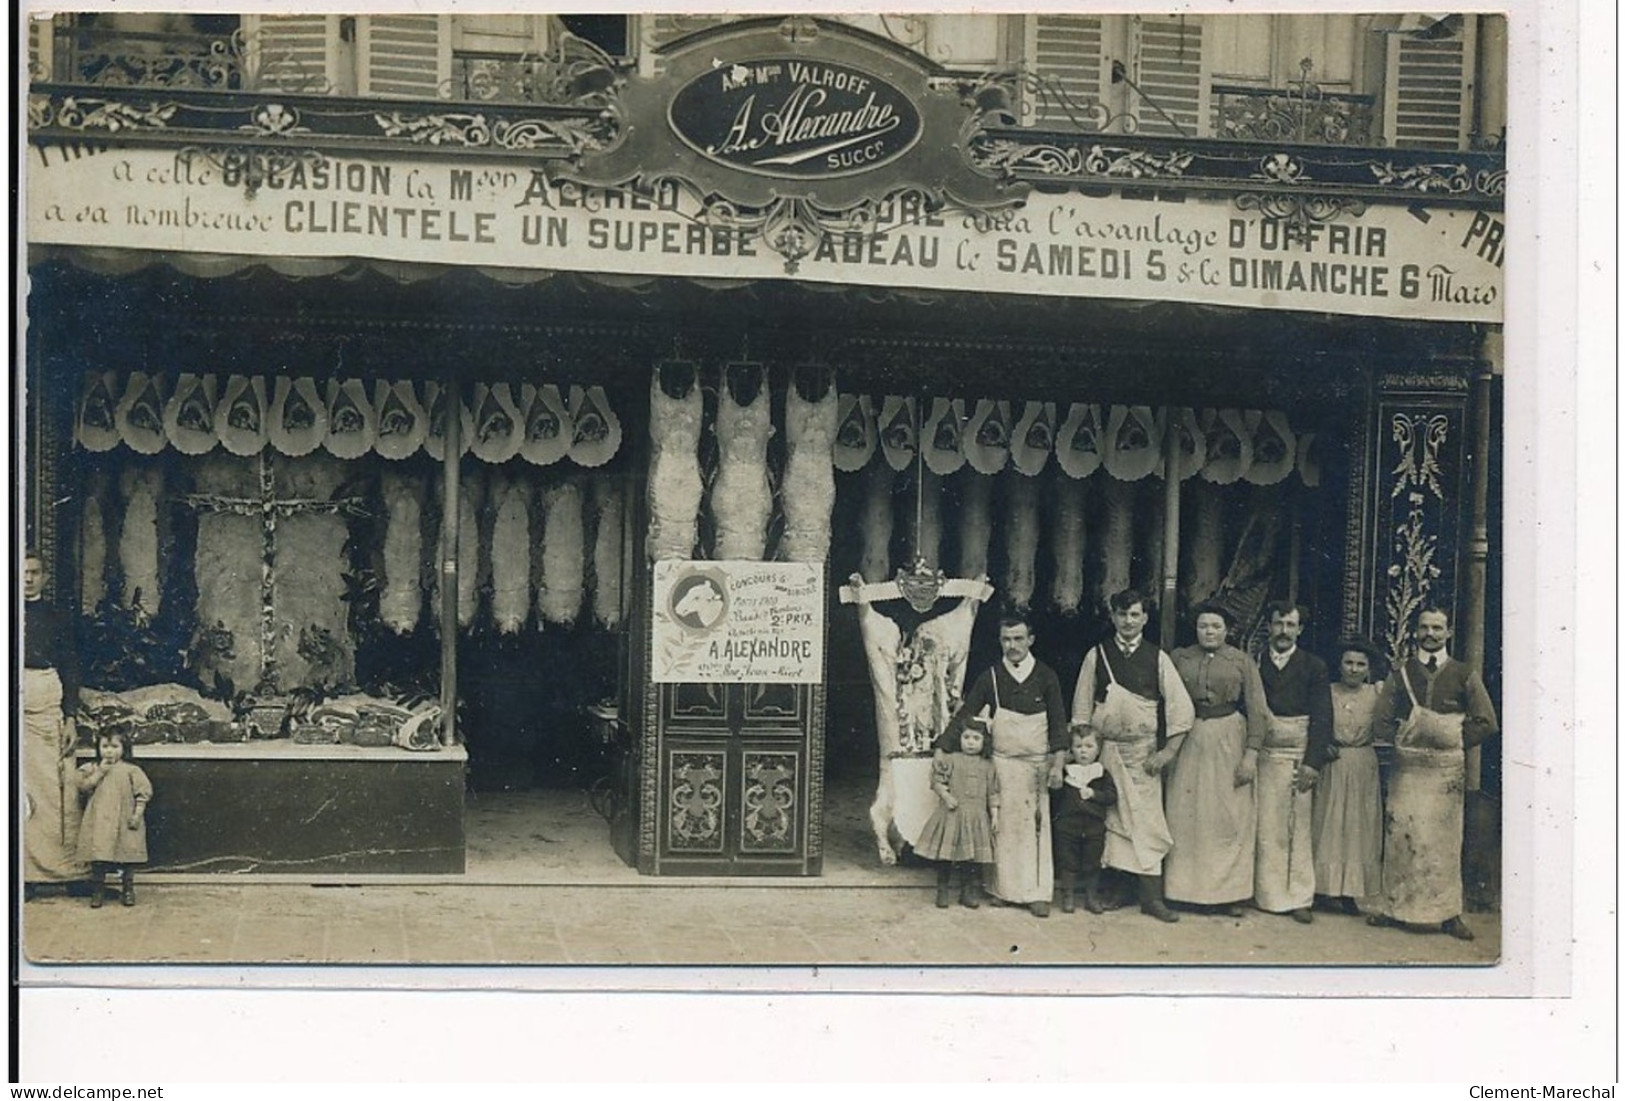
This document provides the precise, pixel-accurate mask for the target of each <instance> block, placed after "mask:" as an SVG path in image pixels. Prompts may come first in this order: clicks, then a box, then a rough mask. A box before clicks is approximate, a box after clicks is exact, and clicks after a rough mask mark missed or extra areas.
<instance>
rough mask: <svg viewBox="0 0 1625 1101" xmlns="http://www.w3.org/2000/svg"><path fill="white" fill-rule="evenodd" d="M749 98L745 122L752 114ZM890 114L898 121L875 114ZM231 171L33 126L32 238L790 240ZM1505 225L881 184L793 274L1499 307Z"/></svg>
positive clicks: (612, 213)
mask: <svg viewBox="0 0 1625 1101" xmlns="http://www.w3.org/2000/svg"><path fill="white" fill-rule="evenodd" d="M825 68H828V69H830V70H831V71H834V68H835V67H833V66H825ZM843 71H846V72H855V70H843ZM848 91H851V85H850V82H849V84H848ZM861 102H862V103H864V104H867V103H868V102H869V100H868V90H865V92H864V93H863V99H862V100H861ZM881 102H882V101H881V99H879V98H876V100H875V103H876V104H879V103H881ZM887 102H890V101H887ZM894 107H895V105H894ZM752 117H753V122H752V125H753V126H754V125H755V124H756V123H757V122H759V121H760V119H759V118H757V117H756V116H754V115H753V116H752ZM868 117H872V116H866V118H868ZM902 132H903V124H899V126H898V127H895V128H894V129H893V130H892V131H890V132H889V133H891V134H898V135H900V134H901V133H902ZM753 140H754V139H753ZM766 148H767V147H766V146H763V147H762V149H766ZM774 148H778V147H777V146H775V147H774ZM797 148H800V146H799V145H797ZM732 155H733V154H730V156H732ZM245 183H246V166H245V165H243V164H242V163H238V162H234V161H233V160H232V159H231V157H230V156H226V157H223V158H220V159H217V160H213V161H210V160H205V159H204V158H203V157H201V156H199V155H196V154H188V153H186V152H184V151H182V152H176V151H174V150H169V151H164V150H159V149H113V150H99V151H92V150H81V151H78V152H77V155H72V154H69V153H67V152H65V151H64V150H63V149H62V148H60V147H44V146H37V145H36V146H31V147H30V149H29V159H28V168H27V175H26V180H25V184H26V191H27V209H28V236H29V240H30V241H31V242H34V243H41V244H63V245H86V246H96V247H109V248H136V249H149V250H163V251H171V252H201V253H220V254H228V255H229V254H239V255H250V256H267V257H349V256H358V257H370V258H376V259H383V260H398V261H407V262H414V261H415V262H423V263H435V264H471V265H479V266H485V267H499V268H502V267H505V268H546V269H557V270H566V271H599V272H610V273H616V274H631V275H672V276H693V277H707V278H717V277H722V278H735V279H741V278H743V279H750V278H760V279H771V278H784V277H785V275H786V268H785V260H784V257H782V256H780V255H779V254H777V253H776V252H774V251H773V249H771V248H770V247H768V245H767V243H766V241H764V240H763V238H762V236H761V233H760V231H759V230H758V229H757V228H754V227H752V226H748V225H725V224H718V223H714V222H708V221H707V220H706V219H705V216H704V211H703V209H702V207H701V205H700V203H699V201H698V200H697V199H695V198H694V197H693V196H691V195H690V194H689V193H688V192H686V191H684V190H683V189H681V188H679V187H678V186H677V185H675V184H670V183H668V184H665V185H662V186H660V187H658V188H656V189H654V190H653V191H651V192H648V193H632V192H628V191H620V190H605V189H596V188H583V187H580V186H577V185H574V184H570V183H567V182H561V181H559V180H556V179H551V178H549V177H548V176H547V175H546V174H545V173H543V172H542V171H540V170H538V169H534V168H532V167H531V166H529V165H520V164H512V165H509V164H503V163H496V162H486V163H485V164H484V165H483V166H481V167H477V168H467V167H459V166H456V165H453V164H447V163H445V162H437V161H421V162H414V161H378V160H363V159H358V158H337V157H335V158H316V159H314V160H313V161H310V162H308V163H307V162H296V163H291V164H290V165H289V166H287V167H285V168H283V169H281V170H280V171H277V172H274V173H272V174H270V175H269V176H266V177H265V178H263V179H261V180H259V181H258V187H257V188H255V189H254V190H253V191H252V192H250V190H249V189H248V188H247V187H246V186H245ZM1504 237H1505V227H1504V224H1503V221H1502V217H1501V215H1500V214H1497V213H1492V212H1487V211H1472V210H1458V209H1443V208H1434V209H1425V208H1422V207H1420V206H1414V205H1413V206H1409V207H1402V206H1387V205H1378V204H1373V205H1372V206H1370V207H1369V208H1368V209H1367V210H1366V211H1365V213H1364V214H1362V215H1359V216H1358V217H1355V216H1346V217H1344V218H1342V219H1340V220H1337V221H1331V222H1324V223H1322V222H1312V221H1311V222H1307V223H1298V222H1293V221H1290V220H1282V219H1276V218H1270V217H1267V216H1265V215H1263V214H1261V213H1259V212H1257V211H1250V210H1241V209H1239V208H1238V207H1237V206H1235V205H1234V204H1232V203H1230V202H1228V201H1226V200H1224V199H1211V200H1207V199H1188V200H1185V201H1164V200H1158V199H1149V198H1123V197H1118V196H1111V195H1107V196H1089V195H1081V194H1075V193H1066V194H1058V195H1050V194H1034V195H1032V196H1030V197H1029V198H1028V199H1027V200H1026V202H1025V204H1024V205H1022V206H1020V207H1015V208H1011V209H1009V210H1007V211H1004V212H1002V213H998V214H988V213H986V212H969V211H955V210H935V211H931V210H926V209H925V208H924V206H923V204H922V203H921V202H919V200H918V199H917V198H910V197H907V196H903V197H899V198H896V199H894V200H892V201H889V202H886V203H883V204H881V207H880V209H879V211H878V215H877V217H876V218H875V219H874V221H873V222H872V223H869V224H868V225H866V226H865V227H864V228H863V229H854V230H852V231H850V232H845V233H834V234H829V235H825V236H823V237H822V238H820V239H818V240H817V241H816V242H814V245H813V250H812V251H811V252H810V253H808V254H807V255H806V256H804V257H802V258H801V260H800V262H799V264H798V265H797V267H796V269H795V271H794V276H795V278H797V279H802V280H806V281H809V282H817V283H848V284H869V285H876V286H902V287H925V288H934V289H939V290H964V291H985V292H991V293H1005V294H1042V295H1057V296H1066V297H1081V298H1090V297H1107V298H1136V299H1148V300H1170V301H1183V302H1206V303H1213V304H1217V305H1227V306H1242V307H1251V308H1257V309H1280V310H1312V311H1316V312H1325V313H1342V314H1362V315H1368V316H1383V317H1403V318H1415V319H1427V320H1439V321H1474V322H1499V321H1500V320H1501V318H1502V301H1501V298H1502V271H1501V262H1502V252H1503V248H1504Z"/></svg>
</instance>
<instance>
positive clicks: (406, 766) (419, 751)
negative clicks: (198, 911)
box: [25, 17, 1505, 882]
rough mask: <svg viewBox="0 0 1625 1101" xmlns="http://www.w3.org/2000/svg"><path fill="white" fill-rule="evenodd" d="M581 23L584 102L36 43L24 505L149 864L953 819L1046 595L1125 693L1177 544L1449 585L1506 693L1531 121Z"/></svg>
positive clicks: (1070, 674) (632, 865)
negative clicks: (656, 40) (1049, 103)
mask: <svg viewBox="0 0 1625 1101" xmlns="http://www.w3.org/2000/svg"><path fill="white" fill-rule="evenodd" d="M572 42H573V40H571V42H566V43H564V44H563V45H562V46H560V47H559V53H558V55H557V57H556V58H555V59H554V60H555V61H556V63H557V66H558V72H560V73H568V74H569V76H570V80H571V82H572V83H570V88H571V92H570V94H569V95H563V94H561V95H559V96H558V97H557V99H556V101H555V102H550V103H548V104H546V105H544V106H535V105H524V104H507V103H499V102H498V103H481V104H479V105H478V107H477V109H469V110H464V107H466V106H467V105H457V104H451V105H448V104H446V103H439V102H427V101H423V102H420V101H414V100H392V101H390V102H388V103H387V104H381V101H379V100H368V101H358V100H345V99H342V98H336V97H332V96H317V95H300V94H268V93H266V94H261V93H249V92H246V91H242V90H232V91H229V92H228V91H192V92H187V91H181V90H173V89H170V90H166V91H165V94H164V95H163V96H155V95H153V94H152V92H151V91H150V90H142V89H140V88H122V89H117V90H114V89H109V88H98V89H96V90H95V92H96V94H95V95H90V94H87V91H86V89H84V88H80V87H76V86H73V85H68V84H51V83H43V84H36V85H35V87H34V89H33V91H32V93H31V95H30V102H29V147H28V151H27V152H28V165H27V169H26V172H27V217H28V243H29V254H28V255H29V273H28V274H29V288H28V306H27V333H26V339H27V382H26V385H27V388H28V389H27V405H26V409H27V418H28V432H27V445H28V458H27V463H28V465H27V472H28V482H27V487H26V501H25V508H26V518H27V524H28V528H29V540H30V542H31V544H33V545H34V546H36V547H37V548H38V549H39V550H40V552H41V553H42V554H43V555H44V556H45V560H46V562H47V563H48V565H49V566H50V571H51V575H52V578H53V585H54V592H53V593H52V594H51V599H53V600H54V601H55V602H56V603H58V604H59V605H61V606H62V607H65V608H68V609H70V610H72V611H74V612H76V613H77V614H78V615H79V617H80V618H79V623H80V631H79V638H80V650H81V653H82V666H83V670H82V673H83V680H84V684H85V686H86V691H85V692H84V693H83V700H82V720H81V730H82V731H86V730H90V731H93V730H95V729H97V728H99V727H101V726H104V725H117V726H121V727H123V728H125V729H128V730H129V731H131V733H132V736H133V738H134V740H135V741H136V742H137V743H138V751H139V753H140V757H141V760H142V765H143V767H144V768H145V769H146V770H147V771H148V772H149V773H150V774H151V775H152V777H153V781H154V784H155V786H156V787H157V788H158V790H160V791H162V792H163V794H164V797H163V799H161V800H156V801H154V803H153V805H152V808H151V813H150V845H151V850H152V864H151V867H152V870H153V871H154V872H158V873H163V872H168V873H171V874H181V873H185V874H204V873H221V872H235V873H246V872H255V873H285V874H297V875H302V876H307V877H311V878H313V879H322V878H324V877H325V878H332V877H337V878H340V879H344V880H348V879H350V878H351V877H353V876H355V875H357V874H361V875H368V874H379V875H457V876H470V877H474V876H478V877H484V878H489V879H492V880H497V881H518V882H568V881H598V880H600V879H613V878H614V877H615V876H632V875H634V874H635V873H643V874H653V875H719V874H723V875H756V876H762V875H768V876H819V875H823V876H825V877H826V878H829V879H832V880H841V881H847V880H852V881H856V880H855V879H854V878H853V877H862V876H883V875H902V874H906V873H904V872H901V871H896V870H895V869H888V868H886V866H887V865H890V864H892V863H893V862H894V861H895V860H896V859H897V854H898V852H899V851H900V850H903V849H904V847H905V846H906V844H907V843H908V842H909V841H911V840H912V836H913V833H914V832H916V831H917V830H918V829H919V828H920V826H921V825H922V824H923V818H924V814H925V813H928V812H929V807H930V802H929V801H930V799H931V798H932V796H931V795H930V791H929V786H928V785H929V779H928V771H929V754H930V746H931V743H932V740H933V739H934V738H935V736H936V734H937V733H939V732H940V731H941V729H942V727H943V725H944V724H945V722H946V719H947V716H948V715H949V714H950V713H951V712H952V710H953V709H954V708H955V706H956V704H957V701H958V697H959V694H960V692H961V691H962V690H963V688H964V687H965V684H966V680H967V675H968V674H973V673H974V672H975V671H977V670H979V669H980V668H982V667H983V666H985V665H986V664H988V663H989V662H991V661H992V660H993V659H994V657H995V654H996V645H995V636H996V624H997V615H998V612H999V611H1000V610H1001V609H1003V608H1006V607H1014V608H1020V609H1022V610H1024V611H1026V612H1028V613H1029V614H1030V615H1031V617H1032V622H1033V624H1034V625H1035V628H1036V633H1037V639H1038V643H1037V647H1036V649H1037V652H1038V653H1039V655H1040V656H1041V657H1042V658H1043V660H1044V661H1045V662H1046V663H1048V664H1050V665H1052V666H1053V667H1054V668H1055V669H1056V670H1057V672H1058V673H1059V675H1060V677H1061V681H1062V684H1063V686H1064V687H1065V688H1066V690H1067V691H1068V692H1070V688H1071V684H1072V681H1073V679H1075V677H1076V674H1077V669H1078V666H1079V664H1080V662H1081V660H1082V658H1083V655H1084V652H1085V650H1086V649H1087V648H1088V647H1089V646H1090V645H1092V644H1093V643H1094V642H1096V641H1098V640H1099V639H1100V638H1101V637H1103V636H1104V634H1105V633H1106V631H1107V630H1108V628H1109V620H1108V618H1107V616H1106V614H1105V597H1106V595H1107V594H1109V593H1111V592H1114V591H1117V590H1118V589H1121V588H1124V587H1126V586H1129V585H1133V586H1135V587H1137V588H1139V589H1141V590H1142V591H1144V592H1147V593H1150V594H1153V595H1154V597H1155V600H1156V601H1157V615H1156V617H1155V618H1154V622H1153V626H1152V629H1151V634H1152V635H1153V637H1157V638H1159V639H1160V641H1162V643H1163V644H1164V645H1168V646H1172V645H1180V644H1184V643H1185V642H1187V641H1189V637H1190V625H1189V623H1188V622H1187V620H1188V616H1187V614H1186V613H1187V612H1188V609H1189V608H1190V607H1191V606H1192V605H1193V604H1195V603H1196V602H1198V601H1201V600H1206V599H1214V600H1218V601H1220V602H1222V603H1224V604H1225V605H1226V606H1227V607H1228V608H1229V609H1230V610H1231V611H1232V612H1233V614H1234V615H1235V618H1236V621H1237V623H1238V624H1239V625H1240V627H1241V629H1242V630H1243V632H1244V633H1245V634H1246V635H1247V637H1250V638H1256V637H1258V634H1257V633H1258V631H1259V630H1260V628H1261V624H1262V623H1263V616H1264V613H1263V609H1264V605H1265V604H1266V602H1268V601H1270V600H1273V599H1282V598H1290V599H1295V600H1297V601H1299V602H1302V603H1304V604H1306V605H1308V606H1309V607H1310V608H1311V609H1312V610H1313V612H1314V618H1313V620H1312V622H1311V625H1310V627H1309V629H1308V631H1307V632H1306V634H1305V636H1304V639H1303V644H1304V645H1306V646H1308V647H1310V648H1311V649H1315V650H1317V651H1320V652H1324V651H1325V650H1326V649H1328V648H1329V647H1330V646H1331V645H1332V644H1333V642H1334V640H1336V639H1337V638H1339V637H1341V636H1344V635H1348V634H1355V633H1358V634H1364V635H1367V636H1369V637H1371V638H1372V639H1374V640H1376V641H1377V642H1378V643H1379V644H1380V645H1381V646H1382V648H1383V649H1385V650H1386V651H1387V652H1389V653H1397V652H1401V651H1403V650H1404V648H1405V647H1406V645H1407V641H1408V639H1407V631H1408V624H1409V623H1410V620H1411V618H1412V614H1413V613H1414V611H1415V610H1416V609H1417V608H1419V607H1421V606H1423V605H1424V604H1426V603H1431V602H1435V601H1441V600H1442V601H1443V602H1445V603H1446V604H1447V605H1448V606H1450V607H1451V608H1453V610H1454V612H1455V614H1456V616H1457V617H1458V620H1459V621H1460V622H1461V623H1462V626H1463V628H1464V630H1465V633H1466V635H1467V636H1468V637H1469V638H1472V636H1473V633H1474V632H1475V631H1476V645H1477V646H1478V652H1479V655H1480V658H1481V659H1482V656H1483V655H1484V653H1485V652H1486V647H1488V653H1489V657H1490V660H1489V662H1488V670H1489V672H1490V680H1491V683H1492V690H1494V688H1495V682H1496V681H1497V680H1498V673H1497V671H1498V664H1499V663H1498V660H1496V655H1498V652H1499V640H1498V636H1497V629H1496V627H1495V624H1496V620H1497V617H1498V608H1497V607H1496V606H1495V604H1494V602H1493V600H1492V599H1489V598H1488V597H1486V593H1490V594H1493V592H1494V591H1496V589H1497V585H1496V584H1495V578H1494V570H1495V569H1496V568H1497V567H1496V565H1495V562H1496V559H1495V556H1494V554H1493V553H1492V551H1491V540H1492V539H1493V536H1492V534H1491V533H1493V532H1495V531H1496V530H1497V528H1496V524H1497V523H1498V515H1497V514H1496V513H1495V512H1493V511H1492V503H1491V502H1492V498H1493V495H1491V494H1490V493H1489V486H1490V483H1491V479H1492V476H1493V474H1494V470H1493V469H1492V465H1491V459H1492V455H1491V454H1490V452H1491V450H1492V449H1491V447H1490V441H1491V439H1492V433H1491V431H1490V425H1491V422H1492V417H1497V416H1498V415H1499V414H1498V412H1497V411H1496V409H1495V408H1494V401H1493V397H1494V394H1495V393H1496V392H1497V391H1496V389H1495V383H1494V375H1495V374H1496V373H1498V371H1499V369H1500V364H1499V344H1500V337H1499V332H1500V323H1501V318H1502V302H1501V259H1502V257H1501V251H1500V241H1501V236H1502V221H1501V213H1500V210H1501V205H1502V195H1503V191H1504V178H1505V177H1504V170H1503V164H1502V162H1501V160H1500V158H1499V156H1498V155H1492V154H1480V153H1457V154H1453V155H1452V161H1451V163H1450V164H1442V163H1438V158H1437V157H1436V156H1435V155H1434V154H1432V153H1428V152H1427V151H1425V150H1421V151H1410V150H1402V149H1382V150H1373V149H1362V148H1355V147H1347V146H1318V145H1299V144H1292V143H1290V142H1275V143H1269V144H1266V143H1262V142H1248V141H1240V140H1232V141H1221V140H1213V139H1203V140H1197V139H1186V138H1180V137H1177V136H1176V137H1156V136H1149V135H1134V134H1123V135H1116V134H1114V135H1109V136H1108V135H1102V134H1098V133H1089V132H1086V131H1082V130H1078V129H1076V128H1072V129H1044V128H1041V127H1034V126H1032V125H1030V124H1029V125H1019V124H1018V120H1017V116H1016V113H1015V108H1014V107H1013V106H1012V103H1013V99H1012V97H1013V96H1017V94H1018V93H1019V89H1012V88H1011V87H1009V86H1007V85H1004V84H1001V83H1000V82H999V81H998V80H995V79H992V78H988V79H973V78H971V77H969V76H966V75H965V74H963V73H956V72H951V71H949V70H947V69H944V68H941V67H939V66H938V65H936V64H935V63H933V62H931V61H929V60H927V59H926V57H924V56H923V55H921V54H920V53H918V52H915V51H911V50H909V49H906V48H904V47H902V46H899V45H898V44H896V43H895V42H892V41H888V40H886V39H884V38H882V37H879V36H877V35H873V34H868V33H865V32H863V31H861V30H856V29H853V28H851V27H849V26H845V25H843V24H840V23H837V22H831V21H826V20H822V19H817V20H814V19H809V18H804V17H798V18H791V19H779V18H773V19H761V20H743V21H739V22H733V23H727V24H724V25H722V26H720V27H715V28H712V29H709V30H703V31H701V32H699V33H697V34H694V35H691V36H687V37H682V38H678V39H676V40H674V41H672V42H671V43H669V44H668V45H666V46H665V47H663V48H662V51H661V56H660V63H659V64H658V66H655V67H654V68H653V69H651V70H650V71H648V72H628V71H626V70H625V68H624V67H617V66H616V65H615V64H614V63H613V61H611V60H610V59H609V58H607V57H603V56H602V55H599V54H597V53H596V52H595V51H594V50H593V49H591V48H590V47H588V46H587V45H586V44H584V43H579V42H574V44H572ZM358 103H361V104H362V105H363V106H364V107H365V110H357V109H356V108H357V104H358ZM386 108H387V109H386ZM1461 634H1463V632H1462V631H1458V635H1461ZM1469 652H1470V649H1469ZM1483 772H1484V773H1486V774H1487V775H1488V776H1489V780H1488V782H1490V783H1492V784H1493V782H1494V778H1493V774H1494V772H1495V769H1494V764H1493V762H1487V763H1486V765H1485V766H1484V768H1483ZM877 785H878V786H877ZM634 869H635V872H634ZM842 877H847V879H846V880H842Z"/></svg>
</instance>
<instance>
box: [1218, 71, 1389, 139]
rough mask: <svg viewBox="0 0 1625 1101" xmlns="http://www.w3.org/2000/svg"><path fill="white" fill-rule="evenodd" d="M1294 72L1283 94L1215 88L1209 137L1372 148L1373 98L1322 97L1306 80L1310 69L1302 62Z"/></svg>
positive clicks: (1234, 86) (1272, 90) (1239, 87)
mask: <svg viewBox="0 0 1625 1101" xmlns="http://www.w3.org/2000/svg"><path fill="white" fill-rule="evenodd" d="M1299 69H1300V71H1301V72H1302V76H1301V77H1300V78H1299V79H1298V80H1294V81H1289V82H1288V83H1287V86H1286V87H1285V88H1260V87H1255V86H1252V85H1247V84H1218V83H1215V84H1214V85H1213V86H1212V107H1213V113H1212V127H1213V130H1212V136H1213V137H1215V138H1230V139H1234V140H1237V141H1288V142H1294V143H1297V144H1300V145H1358V146H1368V145H1372V144H1374V142H1373V140H1372V139H1373V136H1374V135H1375V134H1376V132H1377V120H1376V109H1377V97H1375V96H1372V95H1361V94H1359V93H1356V92H1329V91H1326V90H1325V89H1324V88H1322V87H1321V86H1320V85H1319V84H1317V83H1315V81H1314V80H1313V79H1311V77H1312V76H1313V73H1314V63H1313V62H1311V61H1310V60H1308V59H1307V58H1305V59H1304V60H1303V61H1302V62H1300V63H1299Z"/></svg>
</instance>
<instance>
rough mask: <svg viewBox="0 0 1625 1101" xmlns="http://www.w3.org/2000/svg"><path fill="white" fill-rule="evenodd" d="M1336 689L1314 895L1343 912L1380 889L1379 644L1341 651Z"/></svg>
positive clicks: (1319, 804)
mask: <svg viewBox="0 0 1625 1101" xmlns="http://www.w3.org/2000/svg"><path fill="white" fill-rule="evenodd" d="M1339 650H1340V657H1339V660H1338V681H1337V683H1335V684H1333V685H1332V744H1333V749H1334V754H1335V755H1334V756H1333V757H1332V759H1331V760H1329V761H1327V762H1326V767H1325V768H1323V769H1322V770H1321V772H1320V777H1319V779H1318V780H1316V781H1315V802H1314V848H1315V893H1316V894H1317V895H1323V896H1325V897H1326V898H1327V899H1338V900H1339V901H1340V903H1341V906H1342V909H1343V912H1344V913H1348V914H1357V913H1359V912H1360V908H1359V901H1358V900H1360V899H1362V898H1366V897H1368V896H1371V895H1375V894H1377V893H1378V892H1380V891H1381V890H1382V790H1381V785H1380V782H1379V780H1378V775H1377V750H1376V746H1375V745H1374V744H1373V743H1374V741H1375V735H1374V728H1373V724H1372V720H1373V718H1374V716H1375V712H1376V707H1377V686H1376V685H1374V684H1372V683H1371V671H1372V668H1373V666H1374V662H1375V660H1376V654H1375V647H1373V646H1371V645H1370V644H1369V643H1365V642H1361V641H1359V640H1357V639H1356V640H1349V641H1347V642H1344V643H1343V644H1342V646H1340V647H1339Z"/></svg>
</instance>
